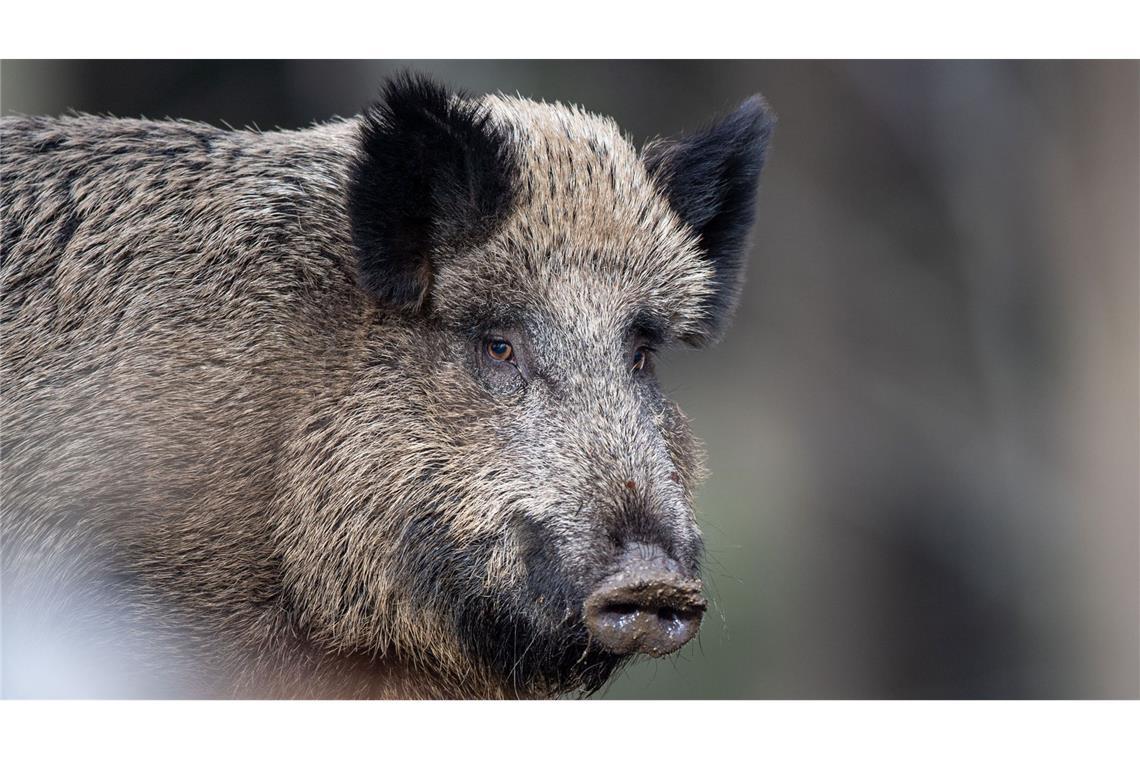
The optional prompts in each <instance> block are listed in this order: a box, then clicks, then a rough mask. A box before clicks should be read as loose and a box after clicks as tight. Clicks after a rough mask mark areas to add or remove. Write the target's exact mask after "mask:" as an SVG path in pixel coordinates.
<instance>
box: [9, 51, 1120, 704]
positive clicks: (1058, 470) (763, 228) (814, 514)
mask: <svg viewBox="0 0 1140 760" xmlns="http://www.w3.org/2000/svg"><path fill="white" fill-rule="evenodd" d="M404 67H411V68H415V69H419V70H424V71H428V72H431V73H433V74H435V75H436V76H438V77H439V78H440V79H442V80H445V81H447V82H449V83H452V84H454V85H458V86H461V87H465V88H467V89H468V90H470V91H473V92H483V91H488V90H503V91H506V92H514V91H516V90H517V91H518V92H520V93H522V94H523V95H526V96H529V97H534V98H543V99H546V100H561V101H571V102H577V103H580V104H582V105H584V106H585V107H587V108H589V109H590V110H594V111H599V112H603V113H606V114H610V115H612V116H613V117H614V118H615V119H617V121H618V122H619V123H620V124H621V125H622V126H623V128H625V129H626V130H628V131H629V132H630V133H631V134H632V136H633V137H634V139H635V140H636V141H637V142H638V143H639V144H640V143H642V142H644V141H645V140H647V139H648V138H650V137H653V136H655V135H657V134H666V133H671V132H675V131H679V130H684V129H692V128H695V127H697V126H699V125H700V124H701V123H702V122H703V121H704V120H705V119H707V118H708V117H709V116H711V115H712V114H713V113H714V112H717V111H720V110H724V109H726V108H729V107H731V106H732V105H734V104H735V103H736V102H738V101H739V100H741V99H742V98H744V97H746V96H747V95H749V94H751V93H753V92H757V91H759V92H763V93H764V95H766V96H767V98H768V99H769V101H770V103H771V104H772V106H773V107H774V108H775V110H776V111H777V112H778V113H779V116H780V127H779V129H778V131H777V134H776V138H775V142H774V147H773V150H772V152H771V154H770V160H769V164H768V168H767V170H766V173H765V177H764V187H763V189H762V191H761V197H760V211H759V220H758V224H757V230H756V234H755V236H754V244H753V255H752V260H751V265H750V270H749V281H748V286H747V289H746V291H745V294H744V297H743V301H742V306H741V308H740V311H739V314H738V317H737V320H736V324H735V327H734V328H733V329H732V330H731V331H730V333H729V335H728V337H727V339H726V340H725V341H724V342H723V343H722V344H721V345H719V346H717V347H715V348H713V349H711V350H708V351H705V352H701V353H697V352H688V353H681V354H677V355H674V356H671V357H665V362H664V364H665V366H664V369H663V375H664V384H665V387H666V389H667V390H669V391H671V392H672V393H673V395H674V397H675V398H676V399H677V400H678V401H680V402H681V404H682V406H683V407H684V408H685V409H686V411H687V412H688V413H689V415H690V416H691V417H692V418H693V421H694V427H695V430H696V432H697V433H698V434H699V435H700V436H701V437H703V438H704V439H705V440H706V442H707V444H708V454H709V465H710V469H711V471H712V478H711V480H710V481H709V483H708V484H707V486H706V487H705V488H704V490H703V491H702V493H701V495H700V500H699V507H698V509H699V513H700V518H701V521H702V524H703V526H704V529H705V534H706V539H707V544H708V549H709V556H708V561H707V569H706V573H705V578H706V582H707V584H708V586H709V588H710V590H711V593H712V597H713V599H714V607H713V609H712V611H711V613H710V615H709V617H708V618H707V621H706V624H705V627H704V630H703V632H702V634H701V637H700V641H699V644H696V645H692V646H690V647H688V648H687V649H686V650H685V651H684V652H683V653H682V655H681V656H680V657H679V658H676V659H674V660H670V661H660V662H658V661H654V662H646V663H642V664H638V665H635V666H633V667H631V668H630V669H629V670H628V671H626V673H624V674H623V675H622V676H621V677H620V678H619V679H618V680H616V681H615V682H614V683H613V685H612V686H611V687H610V688H609V689H608V690H607V692H606V694H607V695H608V696H611V697H666V696H670V697H673V696H675V697H697V698H699V697H722V698H723V697H783V698H793V697H804V698H815V697H826V698H843V697H885V698H891V697H894V698H905V697H1133V698H1135V697H1137V696H1140V683H1138V680H1140V675H1138V673H1140V665H1138V652H1140V641H1138V626H1140V611H1138V597H1140V579H1138V571H1140V551H1138V546H1137V542H1138V537H1140V525H1138V502H1140V494H1138V491H1137V489H1138V481H1137V464H1138V461H1140V445H1138V437H1140V432H1138V422H1140V414H1138V411H1140V410H1138V405H1137V388H1138V383H1140V377H1138V357H1137V354H1138V346H1140V337H1138V330H1140V315H1138V310H1137V301H1138V294H1137V289H1138V285H1140V271H1138V259H1140V242H1138V238H1137V235H1138V225H1137V214H1138V209H1140V179H1138V171H1140V169H1138V167H1140V156H1138V150H1137V146H1138V134H1140V124H1138V114H1140V104H1138V92H1140V86H1138V85H1140V81H1138V79H1140V77H1138V68H1137V65H1136V64H1135V63H1131V62H1115V63H1080V62H1068V63H1063V62H1062V63H987V62H961V63H935V62H921V63H907V62H892V63H870V62H863V63H836V62H829V63H811V62H763V63H761V62H755V63H753V62H739V63H737V62H602V61H589V62H569V61H564V62H524V61H510V62H443V63H441V62H402V63H396V62H379V63H371V62H329V63H322V62H263V63H262V62H235V63H226V62H202V63H194V62H163V63H150V62H98V63H91V62H46V63H45V62H41V63H31V62H5V63H4V64H3V70H2V75H3V81H2V91H0V92H2V97H3V102H2V104H0V105H2V107H3V110H4V112H5V113H11V112H24V113H62V112H64V111H66V110H67V109H71V108H74V109H76V110H82V111H90V112H97V113H107V112H109V113H113V114H115V115H119V116H137V115H140V114H144V115H146V116H150V117H163V116H168V115H169V116H174V117H180V118H192V119H201V120H205V121H209V122H213V123H216V124H222V123H227V124H231V125H234V126H244V125H257V126H258V127H260V128H262V129H269V128H272V127H275V126H281V127H298V126H304V125H305V124H307V123H310V122H311V121H314V120H322V119H325V118H328V117H330V116H332V115H334V114H341V115H349V114H352V113H354V112H356V111H357V110H358V109H359V107H360V106H361V105H362V104H363V103H364V102H366V101H367V100H368V99H369V98H370V97H371V96H372V94H373V93H374V91H375V89H376V86H377V84H378V82H379V80H380V78H381V77H383V76H384V75H386V74H389V73H391V72H393V71H394V70H396V69H399V68H404Z"/></svg>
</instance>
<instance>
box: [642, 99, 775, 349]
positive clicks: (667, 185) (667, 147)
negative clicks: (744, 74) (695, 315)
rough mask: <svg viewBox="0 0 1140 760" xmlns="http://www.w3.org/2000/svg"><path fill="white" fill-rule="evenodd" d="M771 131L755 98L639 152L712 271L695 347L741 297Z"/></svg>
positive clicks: (720, 326)
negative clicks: (708, 302)
mask: <svg viewBox="0 0 1140 760" xmlns="http://www.w3.org/2000/svg"><path fill="white" fill-rule="evenodd" d="M775 126H776V118H775V115H774V114H773V113H772V111H771V110H770V109H769V108H768V105H767V103H765V102H764V99H763V98H761V97H759V96H754V97H751V98H749V99H748V100H746V101H744V103H743V104H741V106H740V108H738V109H737V110H736V111H735V112H734V113H732V114H730V115H728V116H727V117H725V118H723V119H721V120H720V121H718V122H716V123H714V124H712V125H710V126H708V127H706V128H705V129H703V130H700V131H698V132H696V133H694V134H692V135H687V136H684V137H681V138H675V139H666V140H658V141H656V142H653V143H650V144H649V145H647V146H646V147H645V150H644V157H645V164H646V167H647V168H648V169H649V172H650V173H651V174H652V175H653V176H654V177H655V178H656V179H657V181H658V182H660V184H661V187H662V188H663V190H664V191H665V193H666V195H668V197H669V202H670V203H671V204H672V205H673V208H674V209H675V210H676V212H677V214H678V215H679V216H680V217H681V219H683V220H684V221H685V223H686V224H688V225H689V226H690V227H692V228H693V229H694V230H696V231H697V233H698V235H699V236H700V246H701V249H702V250H703V251H704V252H705V253H706V254H707V255H708V258H709V261H711V262H712V265H713V269H714V271H715V282H716V286H715V287H714V288H713V302H712V305H711V307H710V308H709V310H708V315H707V319H706V325H705V328H704V329H703V330H702V331H701V332H700V333H698V336H697V337H698V340H697V341H696V342H698V343H700V342H702V339H706V338H713V339H715V338H716V337H717V336H719V335H720V334H721V333H722V332H723V331H724V327H725V325H726V324H727V321H728V318H729V317H730V316H731V314H732V310H733V308H734V307H735V305H736V302H737V300H738V298H739V296H740V287H741V284H742V282H743V277H744V263H745V247H746V243H747V239H748V232H749V230H751V228H752V221H753V218H754V216H755V208H756V190H757V187H758V185H759V180H760V172H761V170H762V169H763V168H764V159H765V157H766V154H767V151H768V142H769V140H770V139H771V136H772V132H773V130H774V129H775Z"/></svg>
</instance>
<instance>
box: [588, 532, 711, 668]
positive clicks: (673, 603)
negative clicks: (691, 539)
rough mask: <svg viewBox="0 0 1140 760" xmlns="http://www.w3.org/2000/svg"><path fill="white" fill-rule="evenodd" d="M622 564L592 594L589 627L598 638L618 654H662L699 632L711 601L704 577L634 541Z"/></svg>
mask: <svg viewBox="0 0 1140 760" xmlns="http://www.w3.org/2000/svg"><path fill="white" fill-rule="evenodd" d="M617 566H618V569H617V571H616V572H614V573H613V574H612V575H610V576H609V577H608V578H606V579H605V580H604V581H602V583H601V584H600V585H599V586H598V588H597V589H596V590H595V591H594V592H593V593H592V594H590V596H589V597H587V599H586V604H585V608H584V615H585V619H586V627H587V628H588V629H589V631H590V636H591V639H592V640H593V641H594V642H595V643H596V644H598V645H600V646H601V647H602V648H604V649H606V650H608V651H610V652H613V653H614V654H635V653H641V654H648V655H652V656H653V657H661V656H662V655H666V654H669V653H670V652H675V651H677V650H678V649H680V648H681V647H682V646H684V645H685V643H686V642H688V641H689V639H691V638H693V636H695V635H696V634H697V631H698V630H700V627H701V617H702V616H703V615H704V612H705V608H706V607H707V606H708V605H707V603H706V602H705V598H704V597H703V596H702V595H701V581H700V580H699V579H697V578H691V577H687V576H685V575H684V574H682V572H681V567H680V565H678V564H677V562H675V561H674V560H672V559H671V558H669V557H668V555H666V554H665V552H664V551H662V550H661V549H659V548H657V547H655V546H650V545H647V544H631V545H630V546H629V547H627V548H626V550H625V551H624V552H623V554H622V556H621V559H619V561H618V565H617Z"/></svg>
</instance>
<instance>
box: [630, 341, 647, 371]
mask: <svg viewBox="0 0 1140 760" xmlns="http://www.w3.org/2000/svg"><path fill="white" fill-rule="evenodd" d="M649 351H650V349H649V348H648V347H646V346H642V347H641V348H639V349H637V350H636V351H634V352H633V371H634V372H641V371H642V370H643V369H645V363H646V362H647V361H648V360H649Z"/></svg>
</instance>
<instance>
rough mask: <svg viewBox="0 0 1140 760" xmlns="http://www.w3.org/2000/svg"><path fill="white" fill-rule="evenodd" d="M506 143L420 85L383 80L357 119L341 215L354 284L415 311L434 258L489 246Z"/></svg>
mask: <svg viewBox="0 0 1140 760" xmlns="http://www.w3.org/2000/svg"><path fill="white" fill-rule="evenodd" d="M508 148H509V146H508V142H507V139H506V137H505V135H504V134H503V133H502V132H501V131H500V130H499V129H497V128H496V127H495V126H494V125H493V124H492V123H491V121H490V119H489V118H488V115H487V112H486V110H485V109H484V108H482V107H481V106H479V105H478V104H477V103H473V102H471V101H470V100H468V99H466V98H465V97H463V96H462V95H459V94H457V95H454V96H453V95H452V94H450V93H448V92H447V91H446V90H444V89H443V88H442V87H440V86H439V85H437V84H435V83H434V82H432V81H430V80H429V79H426V78H424V77H418V76H412V75H402V76H399V77H397V78H394V79H392V80H390V81H389V82H388V83H387V84H386V85H385V86H384V89H383V92H382V97H381V99H380V101H379V102H377V103H376V104H374V105H373V106H371V107H370V108H369V109H368V110H367V111H365V113H364V114H363V116H362V117H361V130H360V138H359V144H358V146H357V156H356V158H355V160H354V161H353V164H352V167H351V176H350V180H349V187H348V213H349V218H350V220H351V225H352V240H353V244H354V246H355V248H356V253H357V259H358V265H359V279H360V283H361V285H362V286H363V287H364V289H365V290H367V291H368V292H370V293H371V294H372V295H374V296H375V297H377V298H378V299H380V300H381V301H382V302H384V303H387V304H389V305H392V306H395V307H398V308H402V309H407V310H413V311H414V310H418V309H420V308H421V307H422V306H423V305H424V304H425V302H426V300H427V298H428V295H429V293H430V287H431V280H432V270H433V265H434V264H435V263H436V262H435V259H436V258H437V257H438V256H440V255H446V254H447V252H448V251H452V250H457V249H459V248H462V247H465V246H472V245H478V244H479V243H480V242H482V241H483V240H485V239H486V238H487V237H489V236H490V235H491V234H492V232H493V231H494V228H495V226H496V224H497V223H498V221H499V220H501V218H502V217H503V216H504V215H505V213H506V211H507V209H508V207H509V206H510V203H511V199H512V187H513V184H514V183H513V171H514V170H513V166H514V163H513V159H512V156H511V152H510V150H509V149H508Z"/></svg>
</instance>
